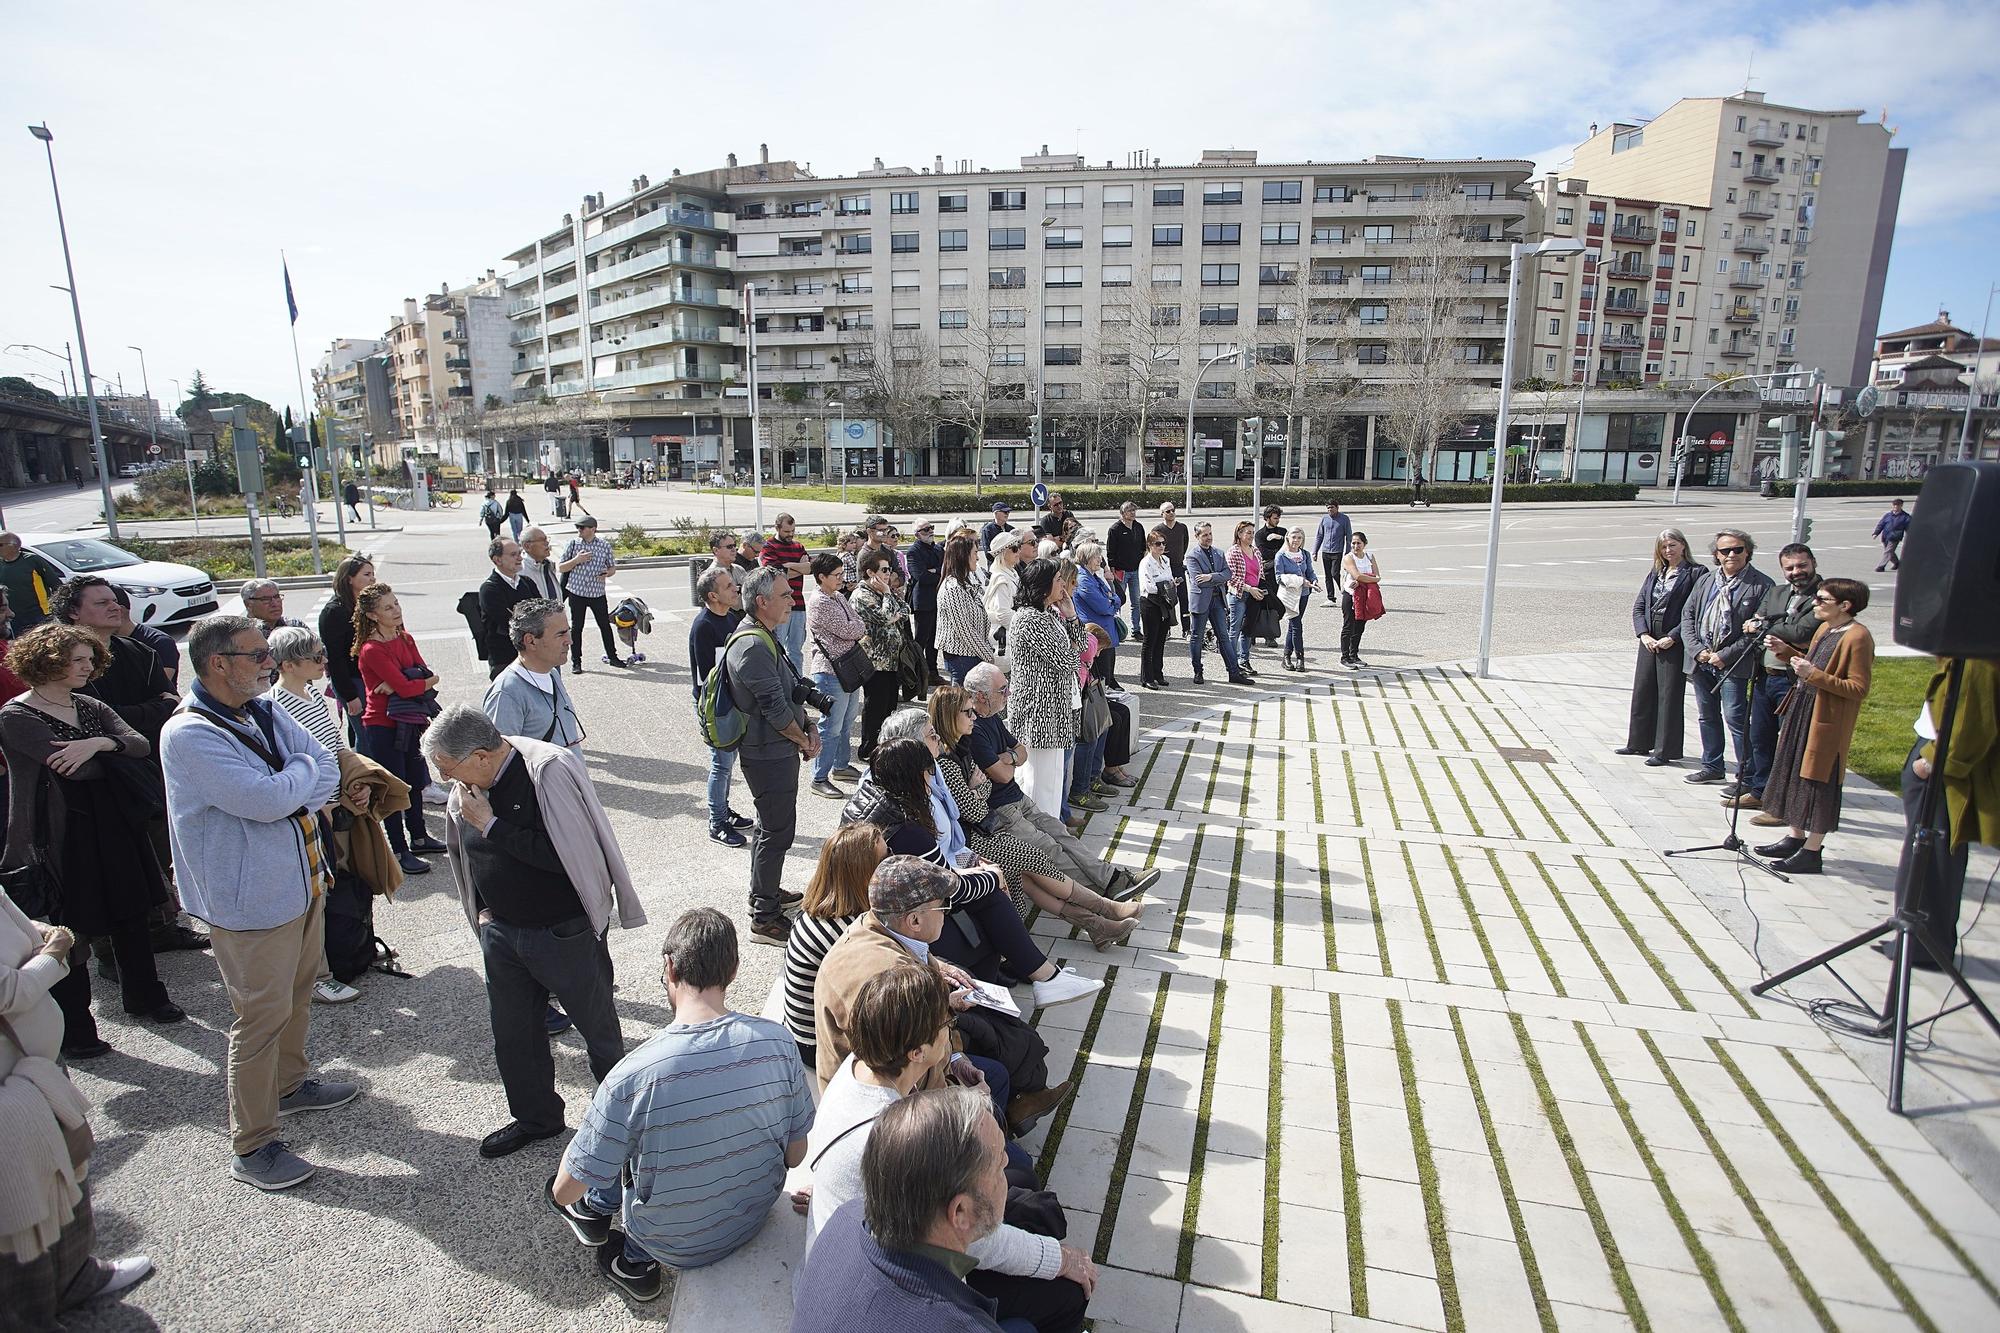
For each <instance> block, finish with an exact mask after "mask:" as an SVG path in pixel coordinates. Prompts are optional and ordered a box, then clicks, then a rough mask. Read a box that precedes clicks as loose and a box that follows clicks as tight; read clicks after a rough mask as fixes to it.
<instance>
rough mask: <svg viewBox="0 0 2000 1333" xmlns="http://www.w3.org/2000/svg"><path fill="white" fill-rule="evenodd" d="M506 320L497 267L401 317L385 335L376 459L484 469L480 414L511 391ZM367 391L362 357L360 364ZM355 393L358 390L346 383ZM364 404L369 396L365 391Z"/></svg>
mask: <svg viewBox="0 0 2000 1333" xmlns="http://www.w3.org/2000/svg"><path fill="white" fill-rule="evenodd" d="M509 336H510V334H509V321H508V319H507V315H506V310H505V300H504V297H503V296H502V292H501V283H500V279H499V278H498V276H497V275H496V274H495V273H494V272H493V270H491V269H488V270H487V272H486V274H485V276H483V277H481V278H479V279H477V280H475V281H474V282H472V283H469V284H467V285H466V286H464V287H459V288H452V287H450V286H449V285H446V286H444V287H441V288H440V289H439V290H438V291H437V292H435V293H433V294H432V295H430V296H426V297H424V298H423V299H421V300H419V299H417V298H415V297H405V298H404V299H403V309H402V313H401V314H400V315H399V316H398V317H397V318H396V319H395V320H394V321H393V322H392V323H391V324H390V325H389V328H388V330H387V331H386V332H385V333H384V334H383V335H382V338H381V339H380V343H381V345H382V348H383V350H382V353H381V355H383V356H385V357H386V358H387V361H388V367H387V369H388V385H387V387H388V392H389V409H390V410H389V418H390V419H389V428H388V430H387V431H373V430H371V431H370V434H371V436H372V443H373V446H374V448H375V451H376V453H377V455H378V461H380V462H384V463H392V462H395V461H397V460H398V459H399V458H401V457H402V456H403V455H404V454H409V453H418V454H435V455H436V456H437V457H438V458H439V460H440V461H441V462H443V463H446V464H450V465H453V466H458V467H463V468H467V469H468V470H474V471H476V470H478V469H479V468H480V467H481V466H482V465H483V463H482V460H481V458H480V443H479V439H480V436H479V430H478V424H479V414H480V413H482V412H484V411H486V410H488V409H490V408H496V407H501V406H504V405H505V404H506V403H507V402H508V400H509V398H510V396H511V394H512V391H513V386H512V383H511V380H512V376H511V374H510V373H509V370H508V360H509V350H510V349H509ZM362 367H363V369H362V375H361V376H357V377H356V378H361V379H362V380H363V383H362V386H361V387H362V388H363V389H364V390H365V387H366V385H365V369H366V367H365V358H364V360H363V363H362ZM347 387H348V388H349V393H350V396H351V395H352V393H353V387H352V384H351V383H350V384H349V385H348V386H347ZM363 398H364V401H365V392H364V394H363Z"/></svg>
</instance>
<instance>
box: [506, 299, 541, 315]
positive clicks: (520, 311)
mask: <svg viewBox="0 0 2000 1333" xmlns="http://www.w3.org/2000/svg"><path fill="white" fill-rule="evenodd" d="M541 303H542V298H541V297H540V296H539V295H536V296H524V297H522V298H521V299H520V300H518V301H516V302H514V303H513V304H512V305H510V306H508V307H507V318H509V319H512V318H514V316H516V315H525V314H527V313H528V312H529V311H530V310H533V309H535V308H536V307H538V306H540V305H541Z"/></svg>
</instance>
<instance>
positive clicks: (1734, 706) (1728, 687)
mask: <svg viewBox="0 0 2000 1333" xmlns="http://www.w3.org/2000/svg"><path fill="white" fill-rule="evenodd" d="M1688 683H1689V684H1691V685H1693V686H1694V707H1695V712H1696V713H1697V714H1698V715H1699V716H1700V719H1701V766H1702V767H1703V768H1705V769H1711V770H1713V771H1715V772H1718V773H1719V772H1721V771H1722V728H1723V725H1724V721H1725V719H1726V720H1727V723H1728V727H1729V742H1730V745H1731V747H1732V748H1734V749H1735V751H1736V775H1737V777H1738V778H1739V779H1742V780H1744V781H1748V778H1749V772H1750V769H1751V768H1752V767H1753V765H1752V764H1751V763H1750V682H1749V681H1747V680H1744V679H1742V678H1740V677H1725V676H1721V675H1718V674H1717V673H1716V670H1715V668H1713V667H1708V666H1698V667H1696V668H1695V669H1694V670H1693V671H1692V672H1690V673H1688Z"/></svg>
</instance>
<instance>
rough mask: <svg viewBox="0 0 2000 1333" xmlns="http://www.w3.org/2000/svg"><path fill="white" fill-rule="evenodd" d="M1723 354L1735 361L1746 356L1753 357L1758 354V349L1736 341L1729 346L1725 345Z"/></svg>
mask: <svg viewBox="0 0 2000 1333" xmlns="http://www.w3.org/2000/svg"><path fill="white" fill-rule="evenodd" d="M1722 354H1723V355H1724V356H1726V357H1728V358H1730V359H1731V360H1733V361H1740V360H1743V359H1744V358H1746V357H1752V356H1755V355H1757V349H1756V348H1755V347H1752V346H1749V345H1739V344H1736V343H1730V344H1729V345H1728V346H1727V347H1724V348H1723V349H1722Z"/></svg>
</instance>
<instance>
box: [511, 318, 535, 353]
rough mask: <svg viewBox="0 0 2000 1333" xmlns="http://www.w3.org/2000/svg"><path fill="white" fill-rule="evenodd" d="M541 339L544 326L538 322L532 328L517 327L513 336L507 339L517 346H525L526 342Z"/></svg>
mask: <svg viewBox="0 0 2000 1333" xmlns="http://www.w3.org/2000/svg"><path fill="white" fill-rule="evenodd" d="M541 340H542V326H541V325H539V324H536V325H534V326H533V327H531V328H525V329H515V330H514V335H513V337H511V338H509V339H507V341H508V342H510V343H512V344H513V345H514V346H516V347H520V346H523V345H524V344H527V343H538V342H540V341H541Z"/></svg>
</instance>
